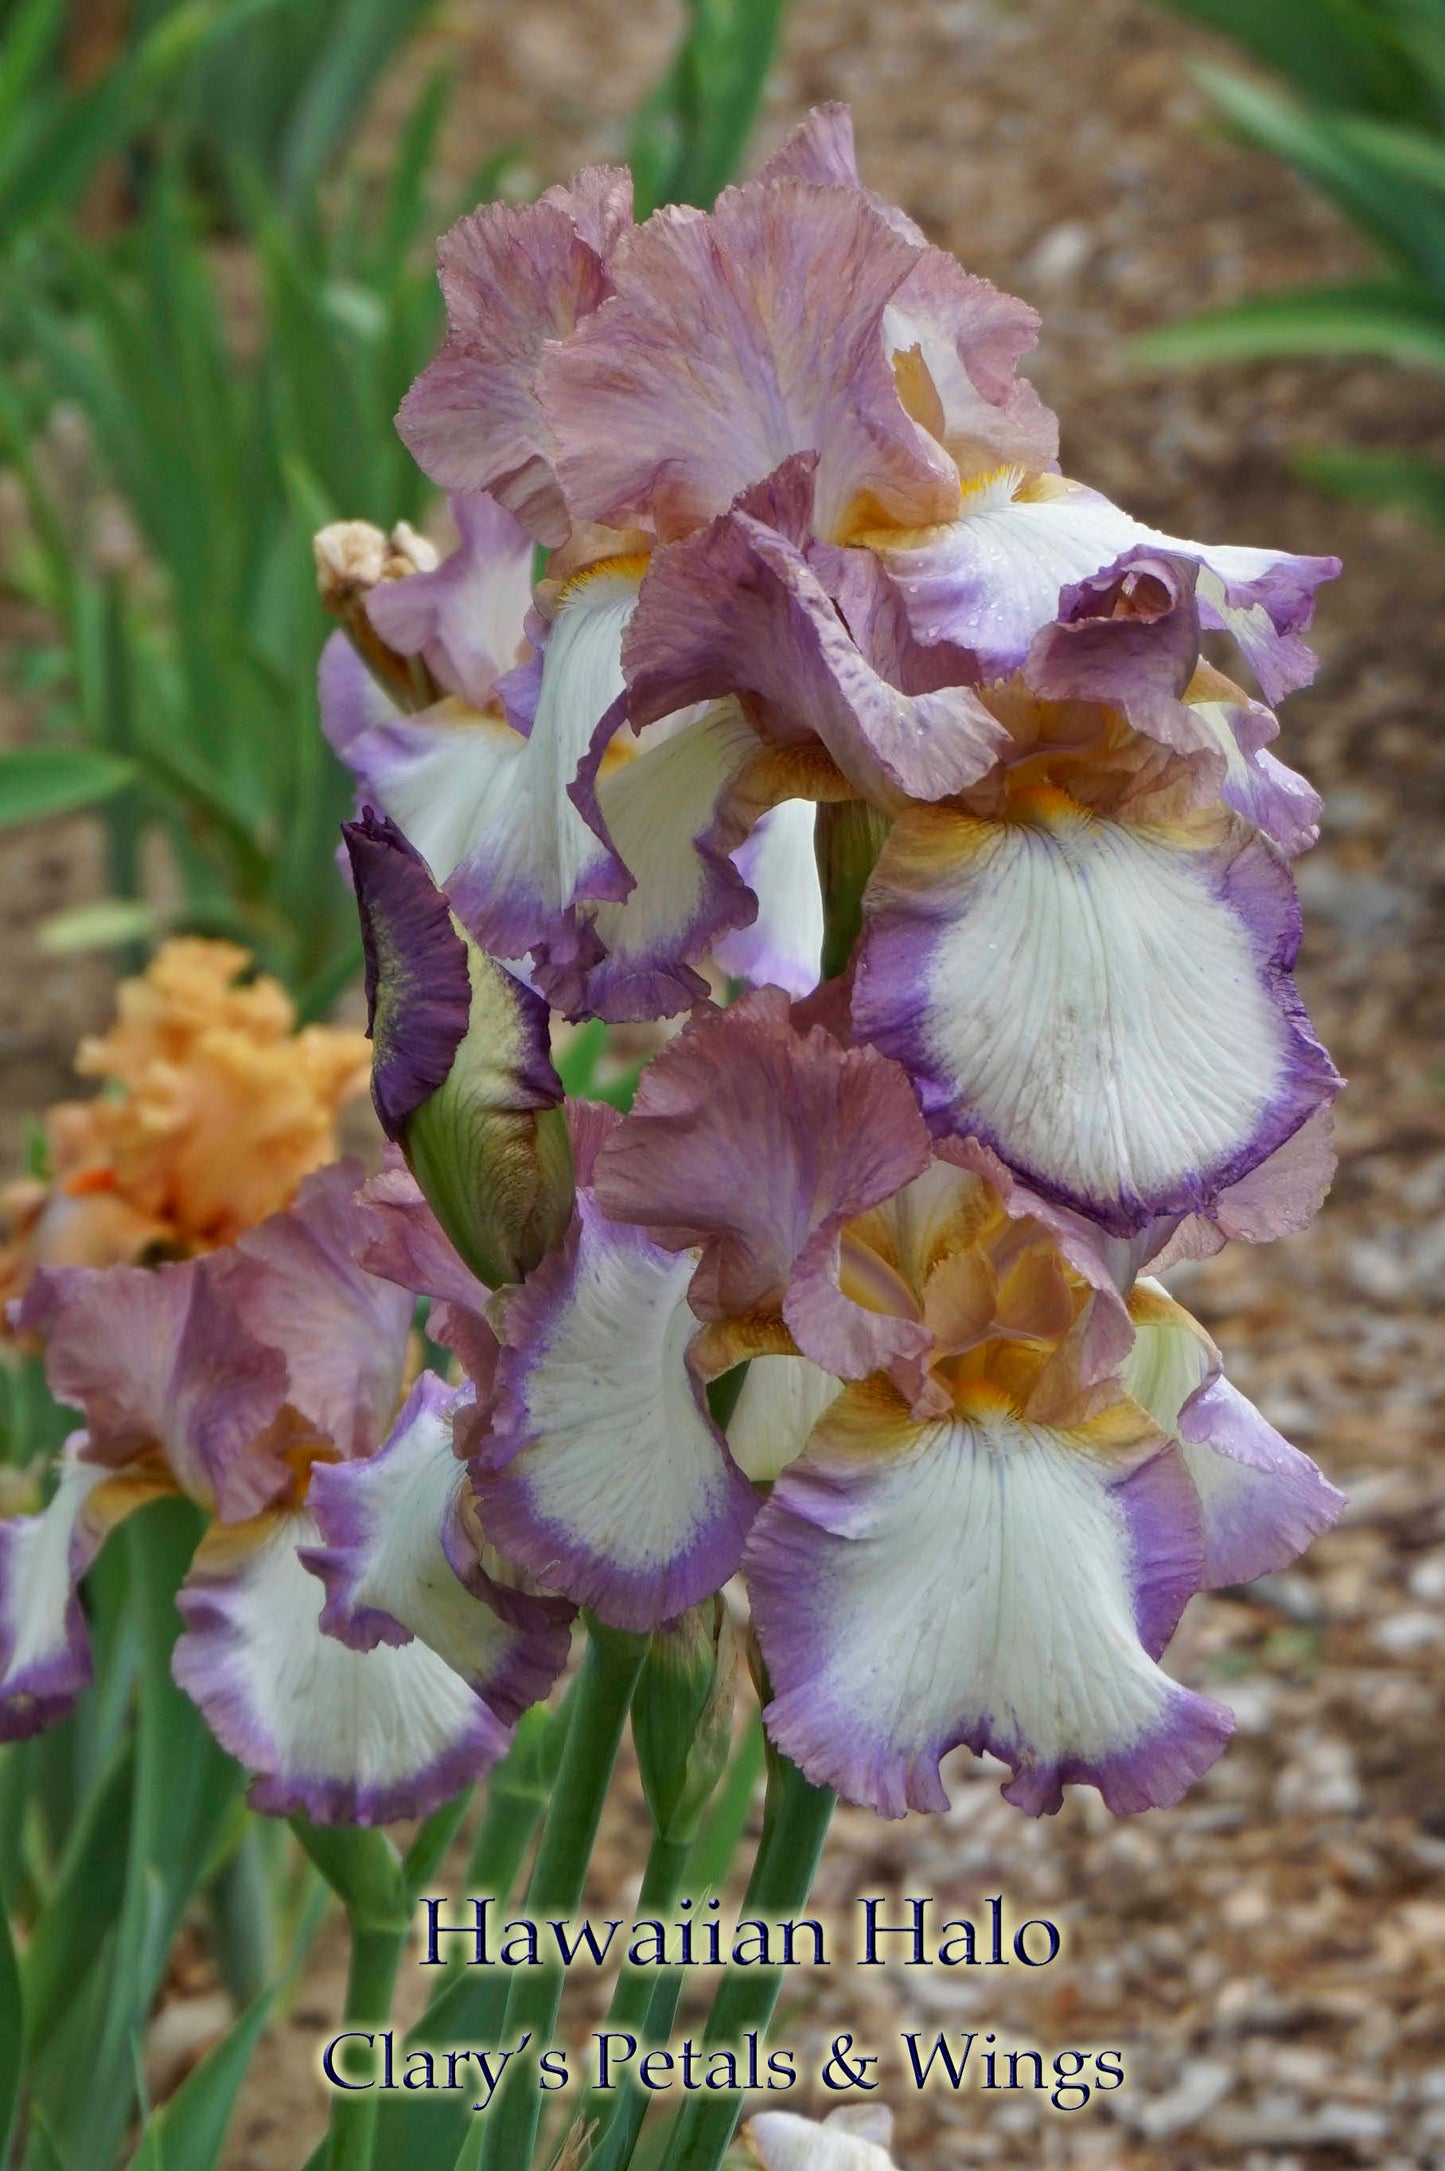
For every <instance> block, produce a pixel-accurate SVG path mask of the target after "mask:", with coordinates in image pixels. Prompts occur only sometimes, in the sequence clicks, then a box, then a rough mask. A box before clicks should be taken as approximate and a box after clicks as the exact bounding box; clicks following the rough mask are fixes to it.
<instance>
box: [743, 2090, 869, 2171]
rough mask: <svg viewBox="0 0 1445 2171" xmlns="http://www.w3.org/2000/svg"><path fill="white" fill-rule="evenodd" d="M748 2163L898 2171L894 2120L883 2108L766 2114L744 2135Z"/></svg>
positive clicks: (776, 2169) (798, 2169) (794, 2170)
mask: <svg viewBox="0 0 1445 2171" xmlns="http://www.w3.org/2000/svg"><path fill="white" fill-rule="evenodd" d="M741 2138H742V2145H743V2148H744V2151H745V2155H744V2161H745V2162H746V2163H751V2164H756V2165H758V2167H759V2171H893V2157H892V2154H891V2149H892V2145H893V2119H892V2116H891V2114H890V2113H889V2112H888V2111H887V2110H886V2109H885V2108H884V2107H883V2105H882V2104H869V2105H868V2106H867V2107H866V2108H864V2109H857V2110H853V2109H843V2110H837V2111H832V2112H830V2113H829V2115H828V2116H827V2117H826V2118H825V2119H822V2120H821V2121H819V2120H815V2119H812V2118H800V2117H799V2115H798V2113H797V2112H796V2111H760V2112H759V2113H758V2115H757V2117H756V2118H750V2119H749V2120H748V2122H747V2124H746V2125H745V2126H744V2127H743V2130H742V2136H741Z"/></svg>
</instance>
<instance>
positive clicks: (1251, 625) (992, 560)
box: [867, 466, 1340, 701]
mask: <svg viewBox="0 0 1445 2171" xmlns="http://www.w3.org/2000/svg"><path fill="white" fill-rule="evenodd" d="M867 540H868V543H869V545H870V547H872V548H873V549H875V550H877V551H878V552H879V554H880V556H881V557H882V559H883V562H884V564H885V565H886V566H887V568H888V571H889V573H890V574H891V576H892V578H893V579H894V581H895V582H896V583H897V585H898V587H899V589H900V590H901V592H902V594H903V596H904V599H905V601H906V603H907V605H908V612H909V617H910V620H911V622H912V625H913V629H914V632H915V633H916V635H917V637H918V639H919V640H920V641H950V642H953V643H955V644H956V645H957V646H959V647H961V648H967V649H969V650H971V651H972V652H973V653H974V654H975V655H976V656H977V657H978V659H979V663H980V665H981V667H982V668H983V670H984V671H985V673H986V674H987V675H989V676H1002V675H1004V674H1005V673H1007V672H1009V671H1013V670H1016V669H1017V668H1018V667H1019V665H1020V664H1022V662H1023V661H1024V658H1025V657H1026V656H1027V654H1028V651H1029V647H1030V644H1031V643H1032V641H1033V638H1034V636H1035V634H1036V633H1038V632H1039V630H1040V629H1041V628H1042V627H1044V626H1046V625H1049V624H1050V623H1051V622H1052V621H1053V619H1054V618H1055V617H1056V616H1057V614H1058V609H1059V598H1060V595H1061V593H1062V591H1063V590H1065V589H1066V588H1069V587H1071V586H1072V585H1074V584H1075V583H1076V582H1079V581H1083V580H1088V579H1090V578H1091V577H1092V576H1094V575H1095V574H1098V573H1100V572H1102V571H1103V570H1104V569H1105V568H1106V567H1108V566H1112V565H1113V564H1114V562H1115V560H1116V559H1118V558H1119V557H1120V556H1121V555H1122V554H1123V553H1124V552H1126V551H1129V550H1135V549H1138V548H1141V547H1146V548H1152V549H1155V550H1162V551H1167V552H1170V553H1172V554H1175V555H1177V556H1179V557H1184V558H1192V559H1196V560H1198V562H1199V566H1200V574H1199V604H1200V612H1201V616H1202V618H1203V621H1204V623H1205V625H1207V626H1214V627H1219V628H1222V629H1223V630H1224V631H1226V632H1228V633H1230V634H1231V635H1232V636H1233V638H1234V639H1235V641H1236V642H1237V643H1238V644H1239V647H1240V648H1241V649H1242V651H1243V652H1244V654H1245V656H1246V657H1247V658H1248V660H1249V663H1250V665H1251V668H1252V669H1253V670H1254V672H1255V675H1256V676H1257V678H1258V679H1259V683H1260V685H1261V687H1262V688H1263V690H1264V695H1265V699H1266V700H1268V701H1277V700H1279V699H1281V698H1282V697H1283V695H1285V694H1286V693H1288V692H1289V691H1290V690H1291V688H1292V687H1295V686H1302V685H1306V684H1308V682H1309V679H1310V678H1311V676H1312V675H1313V670H1314V658H1313V656H1312V654H1311V652H1310V650H1309V649H1308V648H1307V647H1306V646H1305V643H1304V641H1303V639H1302V638H1301V635H1302V633H1303V631H1304V629H1305V628H1306V627H1307V626H1308V625H1309V622H1310V619H1311V617H1312V616H1313V612H1314V598H1315V591H1316V589H1318V588H1319V587H1320V585H1321V583H1322V582H1324V581H1327V580H1333V579H1334V577H1335V575H1336V574H1337V573H1338V572H1339V569H1340V567H1339V560H1338V559H1337V558H1301V557H1294V556H1292V555H1291V554H1290V553H1289V552H1287V551H1271V550H1249V549H1238V548H1234V547H1216V546H1213V545H1206V544H1203V543H1191V542H1188V541H1185V540H1183V539H1181V538H1180V537H1179V536H1175V535H1164V534H1161V533H1160V531H1159V530H1158V529H1157V528H1149V527H1145V526H1144V524H1143V523H1142V522H1141V521H1137V520H1134V519H1132V518H1131V517H1130V516H1129V514H1128V513H1125V512H1121V510H1120V509H1119V507H1118V506H1117V505H1113V504H1111V503H1110V502H1109V500H1108V499H1107V498H1106V497H1104V496H1102V495H1101V494H1100V492H1098V491H1097V490H1089V489H1086V488H1085V487H1084V486H1083V484H1081V483H1075V482H1066V481H1064V480H1063V479H1062V478H1061V477H1058V476H1051V475H1038V474H1029V473H1028V472H1026V471H1025V470H1024V469H1023V468H1022V467H1017V466H1012V467H1006V468H1003V469H1002V470H1000V471H999V472H998V473H996V474H993V475H987V476H983V477H980V478H979V480H978V481H977V482H976V483H975V484H973V485H972V486H971V487H968V488H966V489H965V492H964V499H963V506H962V512H961V515H960V516H958V517H955V518H952V519H950V520H949V521H948V523H947V524H946V525H940V526H938V527H936V528H934V529H932V530H931V531H929V532H928V533H926V534H922V535H912V536H905V535H900V534H890V532H889V531H888V530H887V529H885V528H879V529H877V530H876V531H874V532H871V533H870V534H869V535H868V538H867Z"/></svg>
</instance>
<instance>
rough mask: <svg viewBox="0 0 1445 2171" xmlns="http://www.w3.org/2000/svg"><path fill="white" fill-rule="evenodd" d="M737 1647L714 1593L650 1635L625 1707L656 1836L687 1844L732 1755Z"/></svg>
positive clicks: (720, 1600)
mask: <svg viewBox="0 0 1445 2171" xmlns="http://www.w3.org/2000/svg"><path fill="white" fill-rule="evenodd" d="M737 1673H738V1639H737V1631H736V1629H735V1628H734V1627H733V1623H732V1616H731V1614H730V1613H729V1612H728V1609H727V1604H726V1601H725V1600H724V1599H723V1597H722V1595H721V1593H716V1594H715V1595H714V1596H713V1597H711V1598H705V1599H704V1600H703V1602H702V1604H701V1605H700V1606H693V1607H692V1608H690V1610H689V1611H688V1612H686V1613H684V1614H682V1615H680V1617H679V1618H678V1619H677V1620H675V1621H668V1622H665V1623H664V1624H663V1626H662V1627H661V1628H658V1629H655V1630H654V1631H653V1637H652V1644H651V1647H650V1649H649V1651H648V1654H647V1660H646V1663H645V1665H644V1666H643V1669H642V1675H641V1678H640V1680H639V1681H638V1684H637V1692H636V1694H635V1696H634V1697H633V1700H632V1736H633V1740H634V1741H635V1742H636V1745H637V1763H638V1769H639V1771H640V1772H641V1775H642V1788H643V1792H644V1793H645V1794H646V1796H647V1806H648V1808H649V1810H650V1811H651V1812H652V1822H653V1826H654V1828H655V1829H656V1831H657V1832H658V1833H659V1834H660V1835H661V1837H662V1838H664V1839H669V1840H672V1841H673V1842H674V1843H680V1844H684V1845H685V1844H687V1842H689V1841H690V1840H691V1839H692V1838H693V1837H694V1836H695V1834H696V1832H697V1828H698V1826H699V1825H700V1824H701V1822H702V1815H703V1811H704V1810H705V1809H706V1807H707V1805H708V1802H709V1800H710V1799H711V1796H712V1792H713V1789H714V1788H715V1787H716V1785H717V1783H718V1780H719V1779H720V1778H721V1777H722V1774H723V1772H724V1770H725V1769H726V1767H727V1763H728V1758H729V1756H730V1754H731V1751H732V1730H733V1699H734V1696H735V1693H736V1689H737Z"/></svg>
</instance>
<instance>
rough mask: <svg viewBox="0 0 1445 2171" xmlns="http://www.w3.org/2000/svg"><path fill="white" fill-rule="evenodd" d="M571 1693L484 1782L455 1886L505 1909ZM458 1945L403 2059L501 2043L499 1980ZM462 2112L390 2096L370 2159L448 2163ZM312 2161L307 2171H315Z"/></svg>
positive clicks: (552, 1771) (391, 2166) (550, 1776)
mask: <svg viewBox="0 0 1445 2171" xmlns="http://www.w3.org/2000/svg"><path fill="white" fill-rule="evenodd" d="M575 1693H576V1685H575V1683H574V1686H573V1688H572V1689H571V1690H569V1692H568V1694H567V1697H566V1698H565V1699H564V1701H563V1702H562V1704H561V1705H560V1706H559V1708H558V1709H557V1710H556V1711H555V1712H548V1711H546V1710H545V1709H544V1708H543V1707H542V1706H541V1705H540V1704H538V1705H535V1706H534V1707H533V1709H532V1710H531V1711H529V1712H527V1713H526V1715H525V1716H524V1718H523V1719H522V1720H521V1722H520V1723H519V1725H518V1727H517V1737H516V1740H515V1741H514V1742H513V1744H512V1746H511V1748H510V1749H509V1750H508V1752H507V1755H506V1757H505V1759H504V1760H503V1762H502V1763H500V1764H499V1765H498V1766H497V1768H496V1770H495V1771H494V1772H493V1773H492V1774H491V1776H490V1778H489V1779H488V1781H487V1806H486V1810H485V1812H484V1814H483V1817H482V1822H481V1826H480V1828H479V1830H478V1832H477V1836H476V1840H475V1842H474V1844H473V1847H472V1858H471V1861H470V1862H469V1863H468V1865H467V1872H466V1876H465V1877H464V1879H463V1881H462V1886H461V1889H462V1892H463V1893H464V1894H470V1893H478V1894H483V1895H485V1896H487V1897H489V1898H492V1899H495V1900H496V1901H497V1902H498V1903H499V1905H503V1906H504V1905H505V1904H506V1902H507V1901H508V1900H509V1899H510V1898H511V1895H512V1892H513V1891H514V1889H515V1887H516V1883H517V1878H518V1875H519V1873H520V1871H521V1867H522V1863H523V1860H524V1859H525V1857H526V1853H527V1849H528V1847H529V1846H530V1845H531V1843H532V1835H533V1833H534V1832H535V1831H536V1829H537V1826H538V1824H539V1823H540V1822H541V1817H542V1811H543V1808H544V1807H545V1805H546V1802H547V1798H548V1795H549V1794H550V1792H551V1789H552V1786H553V1783H554V1781H555V1779H556V1774H557V1768H558V1765H559V1764H560V1762H561V1756H562V1746H563V1744H564V1743H565V1741H566V1738H567V1732H568V1728H569V1725H570V1723H571V1715H572V1709H573V1704H574V1700H575ZM465 1951H466V1940H465V1939H464V1938H458V1939H454V1940H452V1954H451V1959H450V1961H449V1963H448V1965H447V1967H446V1969H445V1971H444V1972H443V1973H442V1974H441V1976H440V1982H439V1987H438V1988H437V1989H436V1990H435V1991H434V1992H433V1994H432V1996H431V1997H430V1998H429V1999H428V2001H427V2008H426V2011H425V2012H424V2013H423V2014H422V2017H421V2019H420V2020H419V2021H418V2022H417V2023H416V2026H415V2027H414V2028H413V2029H412V2030H411V2032H410V2034H409V2035H408V2036H407V2038H406V2046H405V2047H406V2050H407V2051H408V2052H409V2051H412V2050H418V2049H424V2048H427V2047H429V2046H433V2045H436V2044H448V2043H475V2044H480V2045H484V2046H488V2047H489V2046H490V2045H492V2044H494V2043H496V2042H498V2041H499V2040H500V2038H501V2033H502V2023H503V2020H504V2017H505V2013H506V2002H507V1971H506V1969H504V1968H473V1967H468V1966H467V1965H466V1959H465ZM470 2115H471V2113H470V2108H469V2106H468V2107H465V2108H464V2107H463V2106H462V2104H461V2103H460V2102H459V2101H458V2100H457V2099H454V2098H453V2097H451V2096H449V2095H446V2094H443V2093H440V2092H439V2093H437V2094H435V2095H426V2094H421V2095H417V2096H415V2097H407V2096H389V2097H388V2098H387V2100H386V2101H385V2103H383V2105H382V2107H381V2116H380V2119H379V2121H378V2125H377V2143H376V2153H377V2158H378V2160H379V2161H380V2162H381V2163H383V2164H384V2165H385V2166H386V2171H437V2166H438V2165H444V2164H450V2163H452V2162H454V2161H455V2158H456V2153H457V2150H458V2149H459V2148H460V2147H461V2145H462V2140H463V2136H464V2132H465V2129H466V2123H467V2119H468V2117H469V2116H470ZM324 2164H325V2156H324V2154H323V2153H322V2152H320V2151H318V2153H317V2157H316V2160H315V2161H314V2162H308V2163H307V2165H306V2171H323V2166H324Z"/></svg>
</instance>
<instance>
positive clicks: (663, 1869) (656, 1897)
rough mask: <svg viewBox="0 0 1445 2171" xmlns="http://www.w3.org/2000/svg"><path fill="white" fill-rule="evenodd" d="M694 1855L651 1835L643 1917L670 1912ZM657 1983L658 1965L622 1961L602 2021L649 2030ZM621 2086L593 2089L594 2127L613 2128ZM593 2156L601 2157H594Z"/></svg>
mask: <svg viewBox="0 0 1445 2171" xmlns="http://www.w3.org/2000/svg"><path fill="white" fill-rule="evenodd" d="M691 1856H692V1848H691V1847H690V1846H689V1844H688V1842H687V1841H686V1840H678V1839H665V1838H664V1837H663V1835H662V1834H661V1833H660V1832H654V1833H653V1835H652V1846H651V1849H650V1851H649V1853H648V1857H647V1867H646V1869H645V1870H644V1871H643V1873H642V1890H641V1892H640V1893H639V1894H638V1899H637V1913H638V1917H639V1919H643V1918H646V1917H649V1916H650V1917H653V1918H660V1917H661V1916H663V1915H666V1914H670V1913H671V1911H672V1909H673V1906H674V1905H675V1904H676V1901H677V1896H678V1894H679V1892H681V1890H682V1888H683V1883H684V1880H685V1878H686V1876H687V1866H688V1863H689V1861H690V1859H691ZM657 1982H658V1977H657V1970H656V1969H655V1968H645V1967H631V1966H628V1965H626V1964H624V1966H623V1969H622V1973H621V1974H620V1975H619V1976H618V1978H617V1981H616V1984H615V1985H614V1987H613V1991H612V2002H611V2003H610V2005H609V2006H608V2008H607V2019H606V2022H605V2023H604V2025H605V2026H606V2028H607V2029H608V2031H609V2032H610V2033H612V2034H621V2035H632V2036H636V2035H638V2034H639V2031H642V2030H645V2028H646V2026H647V2022H648V2018H649V2015H650V2013H651V2010H652V2003H653V1994H654V1992H655V1991H656V1989H657ZM629 2078H630V2075H629ZM621 2088H622V2096H621V2097H619V2094H618V2093H617V2091H615V2090H613V2089H610V2088H609V2089H608V2090H607V2092H606V2094H605V2095H604V2094H603V2093H602V2092H601V2091H600V2090H598V2089H594V2090H593V2091H592V2093H591V2095H589V2097H588V2098H587V2102H586V2105H585V2106H584V2108H583V2112H582V2122H583V2124H584V2126H586V2125H591V2124H592V2123H593V2121H594V2120H595V2121H597V2123H598V2125H599V2127H600V2128H602V2129H605V2130H608V2131H609V2132H610V2129H611V2126H612V2125H613V2124H614V2122H615V2121H616V2119H617V2118H618V2116H619V2114H620V2113H621V2110H622V2104H623V2099H625V2097H627V2096H630V2095H631V2094H632V2092H633V2091H632V2090H631V2089H630V2088H629V2087H628V2085H627V2082H626V2081H624V2082H623V2083H622V2084H621ZM593 2160H594V2161H597V2160H598V2159H597V2158H596V2157H594V2159H593ZM617 2160H619V2161H625V2160H626V2159H625V2158H620V2159H617ZM589 2171H590V2166H589Z"/></svg>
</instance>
